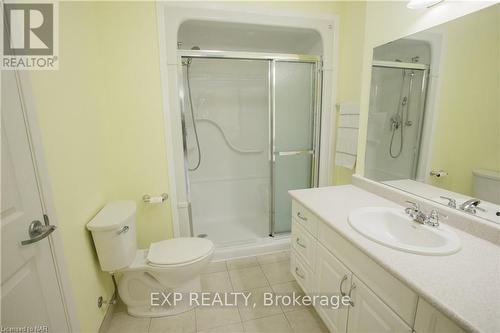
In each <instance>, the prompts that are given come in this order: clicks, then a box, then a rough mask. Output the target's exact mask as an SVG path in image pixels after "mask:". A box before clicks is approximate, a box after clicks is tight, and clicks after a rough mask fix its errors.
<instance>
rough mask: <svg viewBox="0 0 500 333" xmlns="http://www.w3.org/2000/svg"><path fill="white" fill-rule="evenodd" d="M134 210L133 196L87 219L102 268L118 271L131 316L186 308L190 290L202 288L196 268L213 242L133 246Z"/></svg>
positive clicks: (204, 263)
mask: <svg viewBox="0 0 500 333" xmlns="http://www.w3.org/2000/svg"><path fill="white" fill-rule="evenodd" d="M135 214H136V205H135V203H134V202H133V201H115V202H111V203H109V204H107V205H106V206H105V207H104V208H103V209H102V210H101V211H100V212H99V213H98V214H97V215H96V216H95V217H94V218H93V219H92V220H91V221H90V222H89V223H88V224H87V229H89V230H90V231H91V232H92V237H93V239H94V244H95V247H96V250H97V255H98V258H99V263H100V265H101V269H102V270H103V271H106V272H109V273H111V274H114V273H120V274H119V275H121V279H120V280H119V282H118V294H119V295H120V298H121V299H122V300H123V302H124V303H125V305H126V306H127V312H128V313H129V314H130V315H133V316H138V317H162V316H168V315H174V314H178V313H181V312H184V311H188V310H190V309H191V308H192V307H193V306H194V305H192V304H190V302H189V299H190V297H189V294H190V293H197V292H200V291H201V284H200V273H201V271H202V270H203V269H204V268H205V267H206V266H207V265H208V263H209V262H210V260H211V258H212V255H213V252H214V245H213V243H212V242H211V241H210V240H208V239H203V238H194V237H184V238H174V239H169V240H163V241H160V242H156V243H151V245H150V246H149V248H148V249H137V240H136V232H135V230H136V229H135ZM174 294H177V295H178V296H177V297H178V299H176V300H173V295H174ZM166 296H169V297H170V298H167V297H166Z"/></svg>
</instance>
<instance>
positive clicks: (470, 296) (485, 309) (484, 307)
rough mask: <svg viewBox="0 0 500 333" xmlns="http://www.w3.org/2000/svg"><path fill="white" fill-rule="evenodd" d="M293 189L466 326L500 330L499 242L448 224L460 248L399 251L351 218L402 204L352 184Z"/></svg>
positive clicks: (315, 210) (369, 253)
mask: <svg viewBox="0 0 500 333" xmlns="http://www.w3.org/2000/svg"><path fill="white" fill-rule="evenodd" d="M289 193H290V195H291V196H292V197H293V198H294V199H295V200H297V201H299V202H300V203H301V204H303V205H304V206H305V207H307V208H308V209H310V210H311V211H312V212H313V213H314V214H316V215H317V216H318V217H319V218H320V219H321V220H323V221H324V222H325V223H327V224H328V225H329V226H331V227H332V229H334V230H335V231H336V232H338V233H339V234H340V235H342V236H343V237H344V238H346V239H347V240H349V241H350V242H351V243H352V244H353V245H354V246H356V247H357V248H359V249H360V250H361V251H362V252H364V253H365V254H366V255H367V256H369V257H370V258H372V259H373V260H374V261H376V262H377V263H378V264H380V265H381V266H382V267H384V268H385V269H386V270H387V271H388V272H390V273H391V274H393V275H394V276H395V277H396V278H398V279H399V280H401V281H402V282H403V283H405V284H406V285H407V286H408V287H410V288H411V289H413V290H414V291H415V292H416V293H417V294H418V295H419V296H420V297H423V298H424V299H425V300H427V301H428V302H429V303H430V304H432V305H433V306H434V307H436V308H437V309H438V310H440V311H441V312H443V313H444V314H445V315H447V316H448V317H449V318H450V319H452V320H453V321H455V322H456V323H457V324H459V325H460V326H462V327H463V328H464V329H466V330H469V331H473V332H500V247H499V246H497V245H495V244H493V243H490V242H488V241H486V240H483V239H481V238H478V237H475V236H473V235H471V234H468V233H466V232H463V231H462V230H459V229H456V228H453V227H452V226H450V225H447V226H448V227H449V228H451V229H452V230H453V231H454V232H455V233H456V234H457V235H458V237H460V240H461V242H462V249H461V250H460V251H459V252H457V253H455V254H452V255H447V256H425V255H418V254H412V253H407V252H402V251H398V250H395V249H391V248H389V247H386V246H384V245H381V244H378V243H376V242H374V241H371V240H369V239H368V238H365V237H364V236H362V235H361V234H359V233H358V232H357V231H356V230H354V229H353V228H352V227H351V226H350V225H349V223H348V221H347V217H348V215H349V212H350V211H352V210H354V209H356V208H361V207H399V208H401V209H404V207H402V206H399V205H397V204H396V203H394V202H392V201H389V200H387V199H384V198H382V197H379V196H377V195H375V194H373V193H371V192H368V191H365V190H363V189H360V188H358V187H355V186H353V185H343V186H332V187H322V188H314V189H305V190H294V191H290V192H289ZM443 224H446V223H443Z"/></svg>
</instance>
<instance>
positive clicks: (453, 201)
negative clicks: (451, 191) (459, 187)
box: [439, 195, 457, 208]
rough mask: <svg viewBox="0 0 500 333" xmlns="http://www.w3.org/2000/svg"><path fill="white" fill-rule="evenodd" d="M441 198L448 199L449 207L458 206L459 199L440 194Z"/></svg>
mask: <svg viewBox="0 0 500 333" xmlns="http://www.w3.org/2000/svg"><path fill="white" fill-rule="evenodd" d="M439 197H440V198H441V199H445V200H448V207H452V208H457V201H456V200H455V199H453V198H449V197H445V196H443V195H441V196H439Z"/></svg>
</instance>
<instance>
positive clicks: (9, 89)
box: [1, 71, 69, 332]
mask: <svg viewBox="0 0 500 333" xmlns="http://www.w3.org/2000/svg"><path fill="white" fill-rule="evenodd" d="M17 82H18V81H17V80H16V73H15V72H14V71H2V111H1V114H2V117H1V126H2V127H1V136H2V137H1V140H2V143H1V144H2V147H1V148H2V150H1V163H2V179H1V183H2V185H1V186H2V187H1V189H2V191H1V197H2V198H1V205H2V206H1V249H2V254H1V256H2V265H1V266H2V272H1V277H2V280H1V297H2V305H1V326H2V329H3V328H7V327H33V326H36V327H38V328H39V330H38V331H41V330H43V329H44V328H43V326H47V330H48V331H49V332H67V331H68V330H69V329H68V325H67V321H66V316H65V312H64V306H63V302H62V297H61V292H60V289H59V284H58V279H57V275H56V270H55V264H54V261H53V258H52V254H51V250H50V244H49V237H50V236H46V235H47V234H49V233H50V232H51V231H52V229H53V228H52V227H51V226H48V225H45V221H44V213H43V210H42V200H41V196H40V192H39V189H38V182H37V175H36V172H35V164H34V161H33V157H32V151H31V148H30V141H29V134H28V133H29V131H28V127H27V125H26V122H25V113H24V109H23V108H24V103H23V100H22V98H21V96H22V92H21V90H20V88H19V87H20V86H19V85H18V83H17ZM33 221H40V223H41V226H39V227H38V228H34V230H33V231H32V235H31V236H30V235H29V234H28V230H29V228H30V224H32V222H33ZM56 232H57V231H56ZM30 239H31V241H32V243H30V244H26V245H22V243H21V242H22V241H26V240H30ZM25 243H26V242H25ZM27 331H29V330H27Z"/></svg>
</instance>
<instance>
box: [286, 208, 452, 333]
mask: <svg viewBox="0 0 500 333" xmlns="http://www.w3.org/2000/svg"><path fill="white" fill-rule="evenodd" d="M292 207H293V208H292V214H293V218H292V236H291V237H292V238H291V242H292V251H291V270H292V274H293V275H294V276H295V278H296V280H297V282H298V283H299V285H300V286H301V287H302V288H303V289H304V291H305V292H306V293H308V294H311V295H314V294H322V295H339V296H341V295H351V300H352V302H353V305H352V306H349V307H340V308H339V309H337V310H334V309H331V308H328V307H321V306H316V311H317V312H318V314H319V315H320V316H321V318H322V319H323V321H324V322H325V324H326V326H327V327H328V328H329V330H330V331H331V332H380V333H381V332H413V331H415V332H417V333H422V332H441V331H444V332H447V331H448V329H449V327H457V326H456V325H455V324H454V323H453V322H451V321H450V320H449V319H448V318H446V317H445V316H443V315H442V314H440V313H439V312H438V311H436V310H435V309H434V308H432V307H431V306H430V305H429V304H428V303H426V302H425V301H424V300H423V299H422V298H420V300H419V297H418V295H417V294H416V293H415V292H413V291H412V290H411V289H410V288H408V287H407V286H406V285H405V284H403V283H402V282H401V281H400V280H398V279H396V278H395V277H394V276H393V275H392V274H390V273H388V272H387V271H386V270H385V269H384V268H382V267H381V266H380V265H378V264H377V263H376V262H375V261H373V260H372V259H371V258H369V257H368V256H366V255H365V254H364V253H363V252H361V251H360V250H359V249H358V248H356V247H355V246H354V245H352V243H350V242H349V241H347V240H346V239H345V238H343V237H342V236H340V234H338V233H337V232H336V231H334V230H333V229H332V228H331V227H330V226H329V225H327V224H326V223H324V222H323V221H321V219H319V218H318V217H316V216H315V215H314V214H313V213H312V212H311V211H309V210H308V209H307V208H305V207H304V206H302V205H301V204H300V203H299V202H297V201H296V200H293V204H292ZM417 302H418V310H417ZM415 318H416V321H415ZM449 325H454V326H449ZM412 328H414V330H413V329H412ZM443 329H444V330H443ZM451 331H452V330H451ZM451 331H450V332H451ZM455 331H456V332H460V331H461V329H460V328H458V327H457V329H456V330H455Z"/></svg>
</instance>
